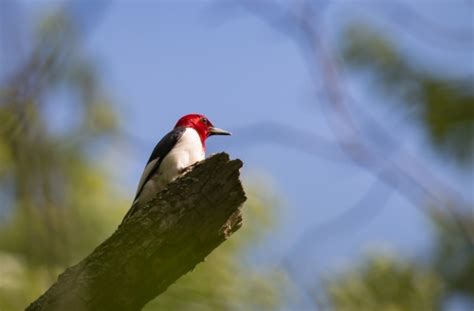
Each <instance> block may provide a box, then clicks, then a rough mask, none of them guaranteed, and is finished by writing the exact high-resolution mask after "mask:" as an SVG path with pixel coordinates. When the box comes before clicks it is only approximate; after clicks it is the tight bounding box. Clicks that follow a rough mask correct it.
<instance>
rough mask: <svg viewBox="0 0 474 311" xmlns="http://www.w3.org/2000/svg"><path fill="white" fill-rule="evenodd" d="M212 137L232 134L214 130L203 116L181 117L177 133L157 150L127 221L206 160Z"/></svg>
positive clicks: (142, 178) (175, 131)
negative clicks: (209, 141)
mask: <svg viewBox="0 0 474 311" xmlns="http://www.w3.org/2000/svg"><path fill="white" fill-rule="evenodd" d="M211 135H230V133H229V132H227V131H225V130H222V129H219V128H217V127H214V125H212V123H211V121H209V119H208V118H206V116H204V115H202V114H188V115H185V116H183V117H181V118H180V119H179V120H178V122H177V123H176V125H175V127H174V129H173V130H172V131H171V132H169V133H168V134H166V135H165V136H164V137H163V138H162V139H161V140H160V141H159V142H158V144H157V145H156V146H155V149H153V152H152V154H151V156H150V158H149V159H148V163H147V165H146V166H145V169H144V171H143V174H142V177H141V178H140V182H139V183H138V188H137V192H136V195H135V199H134V201H133V205H132V207H131V208H130V210H129V211H128V212H127V214H126V215H125V217H124V219H125V218H128V217H130V216H131V215H132V214H133V213H134V212H135V210H136V209H137V207H138V206H140V205H142V204H145V203H147V202H148V201H150V200H151V199H152V198H153V197H154V196H155V194H156V193H157V192H159V191H161V190H162V189H163V188H164V187H165V186H166V185H167V184H168V183H169V182H171V181H172V180H173V179H175V178H176V177H178V176H179V175H180V174H181V173H182V172H183V171H184V169H185V168H187V167H188V166H190V165H192V164H194V163H196V162H198V161H201V160H204V158H205V149H206V139H207V138H208V137H209V136H211Z"/></svg>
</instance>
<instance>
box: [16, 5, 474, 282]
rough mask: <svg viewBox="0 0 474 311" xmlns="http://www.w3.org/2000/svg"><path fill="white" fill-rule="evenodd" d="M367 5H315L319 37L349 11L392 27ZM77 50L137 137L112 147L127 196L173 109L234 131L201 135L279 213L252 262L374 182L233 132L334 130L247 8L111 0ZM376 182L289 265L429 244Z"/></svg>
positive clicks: (294, 66) (378, 111)
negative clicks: (361, 208)
mask: <svg viewBox="0 0 474 311" xmlns="http://www.w3.org/2000/svg"><path fill="white" fill-rule="evenodd" d="M25 3H27V4H28V5H31V7H32V8H34V9H35V10H34V11H35V12H36V10H41V9H42V7H41V5H38V2H36V3H31V2H27V1H25ZM32 4H34V5H32ZM28 5H27V6H28ZM374 7H376V5H370V3H368V2H365V3H364V4H361V5H360V6H358V5H357V4H354V3H353V4H352V5H350V4H348V5H336V6H335V7H331V8H330V9H329V10H328V11H326V13H324V16H325V17H326V20H325V24H324V25H325V29H328V30H327V36H328V37H329V39H330V40H333V39H334V36H335V35H336V34H337V31H338V29H340V26H341V25H342V24H343V22H344V21H345V20H346V19H347V18H349V16H352V15H354V14H356V13H354V12H355V11H357V10H355V9H358V10H361V11H363V12H364V13H365V14H366V15H367V16H368V18H374V19H375V20H377V22H378V23H379V24H380V25H383V27H384V29H385V30H387V31H389V32H394V31H393V29H395V28H394V27H393V25H392V26H391V24H390V23H388V22H386V21H385V20H386V19H387V17H386V16H384V15H380V11H377V9H376V8H374ZM422 7H423V6H422ZM446 7H447V6H446V5H444V6H441V9H440V8H438V6H430V5H425V6H424V8H427V9H431V8H432V10H427V11H424V12H423V13H424V14H425V13H426V16H428V17H433V18H437V16H438V17H439V15H440V14H441V13H440V12H443V14H445V16H447V18H448V21H449V22H451V21H452V22H453V23H456V24H459V25H461V26H466V22H467V23H468V22H469V14H468V13H466V10H462V9H457V10H456V9H453V8H452V7H449V9H446ZM89 9H90V10H93V9H94V8H93V7H92V6H90V7H89ZM471 17H472V15H471ZM462 21H464V24H462ZM396 38H397V40H400V42H402V45H403V44H404V45H405V46H406V50H405V52H409V53H410V55H413V57H414V59H422V60H423V61H424V62H425V63H426V64H425V65H428V66H432V67H433V68H435V69H436V70H446V68H445V67H446V66H444V67H443V64H444V63H445V60H449V63H450V66H449V67H450V68H454V69H452V70H453V74H459V73H463V74H466V73H470V74H472V71H473V67H474V65H473V63H470V61H472V58H471V59H470V57H471V56H470V55H469V54H467V55H466V53H463V52H462V51H461V52H454V55H455V56H452V53H451V52H447V53H444V52H443V53H440V51H439V49H430V48H428V47H426V46H422V45H420V44H418V45H416V44H415V48H416V49H414V50H413V51H410V48H411V49H413V44H412V43H413V41H414V39H413V38H410V37H407V36H406V35H399V36H398V37H396ZM415 41H416V40H415ZM85 48H86V49H87V50H88V52H90V54H92V55H93V56H94V58H96V59H97V60H98V61H99V63H100V66H101V69H103V72H102V74H103V78H104V79H103V80H104V82H105V84H106V87H107V89H108V90H109V91H110V93H111V94H113V97H114V99H115V100H116V101H117V102H118V105H119V111H120V113H121V117H122V119H123V127H124V129H125V131H127V132H128V133H131V134H133V136H136V137H138V138H140V140H142V141H143V142H144V143H143V144H142V145H140V146H136V148H137V149H136V150H134V151H133V152H131V157H130V158H122V157H117V160H116V161H126V163H115V164H114V165H119V166H120V167H121V168H122V169H121V171H122V172H123V178H125V182H124V183H125V185H126V188H125V189H126V191H127V192H128V193H129V195H130V197H131V196H133V192H134V189H135V184H136V182H137V180H138V178H139V176H140V174H141V170H142V168H143V164H144V163H145V161H146V159H147V158H148V156H149V152H150V151H151V150H152V148H153V146H154V144H155V143H156V142H157V141H158V140H159V139H160V138H161V137H162V136H163V135H164V134H165V133H166V132H167V131H168V130H170V129H171V127H172V126H173V125H174V123H175V122H176V120H177V119H178V118H179V117H180V116H181V115H183V114H186V113H190V112H200V113H204V114H206V115H207V116H208V117H209V118H210V119H211V120H212V121H213V123H214V124H215V125H216V126H218V127H222V128H225V129H228V130H230V131H232V132H233V133H234V136H232V137H216V138H214V137H213V138H211V139H210V140H209V141H208V153H213V152H218V151H227V152H228V153H230V154H231V156H232V157H238V158H241V159H242V160H243V161H244V163H245V166H244V168H243V174H244V176H245V178H247V179H249V180H250V179H252V178H253V177H252V176H255V175H262V176H265V178H266V179H267V180H269V181H270V182H269V185H268V187H269V188H271V189H273V191H274V194H275V195H276V196H277V197H278V198H279V199H280V200H281V202H282V206H283V207H282V208H279V209H275V212H277V213H279V216H280V225H279V228H278V230H277V231H276V232H274V233H272V234H271V235H269V237H268V238H267V243H264V244H259V246H258V247H257V249H255V251H254V252H253V254H252V258H253V260H254V261H255V262H256V264H275V263H277V262H278V260H279V259H280V258H281V257H282V256H284V255H288V254H287V252H288V249H289V248H290V247H292V245H294V243H295V242H296V241H298V240H299V237H300V236H301V234H303V232H304V231H305V230H307V229H308V228H311V227H312V226H314V225H316V224H324V223H326V222H328V221H330V220H331V219H333V218H334V217H337V216H338V215H340V214H341V213H342V212H344V211H345V210H347V209H349V208H351V207H352V206H353V205H354V204H355V203H356V202H357V201H358V200H359V199H360V198H361V197H363V195H364V194H365V193H366V192H367V190H368V189H369V188H370V187H371V186H372V185H373V183H374V178H373V176H372V175H371V174H369V173H368V172H367V171H365V170H363V169H360V168H357V167H355V166H353V165H351V164H350V163H348V162H342V163H341V162H340V161H331V160H327V159H321V158H318V157H314V156H312V155H308V154H305V153H302V152H301V151H298V150H294V149H289V148H288V147H285V146H282V145H277V144H274V143H266V142H262V141H251V142H248V141H246V139H247V138H249V137H250V138H251V136H245V138H244V137H243V136H241V137H239V135H240V134H241V133H244V132H245V131H244V130H243V129H244V128H245V127H246V126H248V125H252V124H255V123H258V122H262V121H275V122H279V123H281V124H285V125H289V126H291V127H293V128H295V129H301V130H305V131H308V132H310V133H314V134H316V135H318V136H321V137H325V138H327V139H328V140H331V139H332V138H333V137H332V136H333V135H332V132H331V130H330V129H329V128H328V126H327V120H326V119H325V114H324V112H323V110H322V109H321V103H320V102H318V100H317V99H315V97H314V93H315V90H314V89H313V87H312V82H313V81H312V80H311V78H310V76H309V73H308V70H307V68H306V67H305V66H306V64H305V62H304V60H303V59H302V57H301V55H300V54H299V52H298V49H297V47H296V46H295V45H294V44H293V42H291V41H290V40H288V38H287V37H285V36H283V35H282V34H280V33H278V32H276V31H274V30H273V29H272V28H270V27H269V26H268V25H267V24H265V23H264V22H262V21H261V20H260V19H258V18H256V17H255V16H252V15H251V14H238V15H237V16H235V17H232V16H230V17H229V18H226V17H222V16H220V15H219V13H217V12H216V11H212V10H210V9H209V2H204V1H203V2H200V1H187V2H185V1H179V2H177V3H176V2H174V3H172V2H171V1H162V2H160V1H156V2H152V1H138V2H133V3H132V2H131V1H120V2H114V3H111V4H110V5H108V6H107V10H106V11H105V14H104V15H103V16H102V19H101V20H100V22H99V23H98V24H97V26H96V27H95V28H94V29H93V30H92V32H91V33H90V35H89V36H88V38H87V40H86V47H85ZM466 64H467V65H466ZM437 68H440V69H437ZM346 79H347V81H346V83H347V85H348V87H349V89H350V91H351V92H352V93H353V94H355V96H356V97H358V98H360V99H363V101H362V102H363V104H362V105H363V108H364V109H366V110H368V111H370V112H371V114H373V115H374V116H375V117H376V118H378V119H379V120H382V121H383V123H384V125H385V126H386V127H387V129H388V130H389V131H390V132H392V134H393V135H394V136H396V137H397V138H399V140H400V141H403V146H402V148H403V149H404V150H409V151H410V152H411V153H413V154H414V155H416V157H417V158H418V159H419V160H420V161H421V162H422V163H424V165H426V166H427V167H428V168H429V169H430V170H431V171H432V172H434V173H435V175H436V176H438V177H440V178H441V179H443V180H445V181H446V182H447V183H448V184H451V185H452V186H453V187H454V188H456V189H459V190H460V191H462V192H463V193H464V194H465V196H466V198H467V199H468V200H469V201H470V202H472V201H473V196H472V193H470V192H469V190H470V188H471V187H472V185H473V184H472V182H473V176H472V172H470V173H463V172H461V171H460V170H458V169H457V168H456V167H455V166H454V165H453V164H450V163H446V162H445V159H443V158H441V157H439V156H438V155H436V154H434V153H433V152H432V151H431V149H430V148H429V146H428V144H427V143H426V140H425V138H424V136H423V135H422V133H421V131H420V130H419V129H418V128H417V126H416V124H415V123H414V122H410V121H409V118H407V115H404V114H403V113H401V112H400V113H399V112H398V111H397V110H393V107H392V108H390V107H389V105H380V102H381V101H384V100H385V99H384V98H381V97H380V96H379V95H378V94H374V93H373V92H371V90H370V89H368V82H367V81H366V80H365V78H364V77H361V76H358V75H347V76H346ZM255 136H258V135H257V134H256V135H255ZM295 139H296V138H295ZM315 148H317V146H315ZM379 191H380V194H381V195H382V197H384V196H385V194H384V193H385V192H387V193H388V194H387V203H386V204H381V206H380V207H378V208H377V207H376V208H373V209H371V208H368V212H367V215H365V216H362V220H357V222H355V223H351V224H350V226H349V227H348V228H347V230H343V228H333V229H332V230H329V231H326V232H324V233H322V234H321V235H319V236H311V237H309V238H307V239H305V242H304V243H303V244H302V245H301V247H298V248H296V249H293V251H295V253H294V254H291V255H290V258H293V260H292V262H293V263H294V265H295V266H296V267H297V268H296V269H297V271H299V272H303V271H307V270H306V266H312V268H311V269H309V271H310V273H307V274H306V277H308V278H310V279H311V278H312V277H313V274H312V273H313V272H326V271H330V270H331V269H334V268H337V267H340V266H344V265H345V264H350V263H353V262H354V258H356V257H358V256H359V255H360V254H364V253H366V251H367V250H373V249H384V248H386V247H388V248H389V249H391V250H392V251H393V252H394V253H395V254H398V255H400V256H418V255H419V254H420V251H421V252H422V251H423V250H425V249H427V247H428V246H429V237H430V236H429V231H428V228H429V225H428V223H427V221H426V219H425V217H424V215H422V214H421V213H420V212H419V211H418V210H417V209H416V208H414V206H413V205H412V204H411V203H410V202H408V201H407V200H406V199H405V198H403V197H401V196H400V195H399V194H397V193H396V192H393V191H391V190H390V189H387V188H385V187H384V186H380V188H379ZM383 201H384V199H383V198H382V199H381V202H383ZM269 208H272V207H271V206H269ZM272 212H273V211H272Z"/></svg>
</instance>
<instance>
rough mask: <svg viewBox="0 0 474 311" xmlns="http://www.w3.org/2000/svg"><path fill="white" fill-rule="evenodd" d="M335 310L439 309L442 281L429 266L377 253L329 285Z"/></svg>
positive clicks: (398, 310) (394, 310) (327, 286)
mask: <svg viewBox="0 0 474 311" xmlns="http://www.w3.org/2000/svg"><path fill="white" fill-rule="evenodd" d="M326 289H327V291H328V294H329V297H330V303H331V305H332V307H333V308H334V309H335V310H366V311H378V310H391V311H392V310H393V311H405V310H406V311H408V310H413V311H418V310H439V309H440V304H441V289H442V282H441V280H440V278H439V276H438V275H437V274H436V273H434V272H433V271H430V270H429V269H427V268H426V267H423V266H421V265H418V264H413V263H411V262H403V261H402V260H397V259H394V258H393V257H390V256H387V257H385V256H383V255H374V256H373V257H369V258H368V259H366V260H365V261H362V262H361V263H360V264H359V265H357V266H356V267H353V268H352V269H351V270H349V271H347V272H345V273H342V274H341V275H339V276H335V277H333V278H332V279H331V280H330V281H328V282H327V284H326Z"/></svg>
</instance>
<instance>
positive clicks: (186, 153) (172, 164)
mask: <svg viewBox="0 0 474 311" xmlns="http://www.w3.org/2000/svg"><path fill="white" fill-rule="evenodd" d="M201 160H204V148H203V146H202V143H201V138H200V137H199V134H198V133H197V132H196V130H194V129H192V128H187V129H186V130H185V131H184V133H183V135H182V136H181V138H180V139H179V140H178V143H177V144H176V146H174V148H173V149H171V151H170V152H169V153H168V154H167V155H166V156H165V158H164V159H163V161H162V162H161V164H160V169H159V170H158V175H161V176H162V179H164V181H165V182H166V183H168V182H169V181H171V180H172V179H173V178H175V177H177V176H178V175H179V174H180V173H181V172H182V171H183V170H184V169H185V168H186V167H188V166H190V165H193V164H194V163H196V162H198V161H201Z"/></svg>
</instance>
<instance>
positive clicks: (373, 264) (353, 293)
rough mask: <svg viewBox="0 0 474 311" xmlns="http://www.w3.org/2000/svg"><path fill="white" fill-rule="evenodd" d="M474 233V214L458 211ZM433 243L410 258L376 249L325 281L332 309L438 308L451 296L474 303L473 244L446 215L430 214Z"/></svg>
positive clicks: (441, 307)
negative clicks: (416, 255)
mask: <svg viewBox="0 0 474 311" xmlns="http://www.w3.org/2000/svg"><path fill="white" fill-rule="evenodd" d="M459 216H460V217H461V219H463V220H464V221H465V222H466V223H467V224H469V226H470V227H469V228H470V230H473V231H474V215H473V214H472V212H471V211H469V210H467V211H465V212H464V213H463V214H462V215H459ZM432 219H433V230H434V236H435V237H436V238H435V240H434V243H433V247H432V249H431V250H430V252H429V254H428V256H427V257H426V258H425V259H423V258H422V257H420V258H418V259H416V260H414V259H408V258H403V257H399V256H394V255H387V254H379V253H374V254H372V255H371V256H369V257H368V258H367V259H365V260H361V261H360V262H358V263H356V264H354V266H352V267H350V268H348V270H347V271H345V272H344V273H339V274H338V275H336V276H330V278H329V279H328V280H327V281H326V283H325V288H326V290H327V295H328V297H329V301H330V305H331V307H332V308H334V309H335V310H441V309H443V307H444V306H445V303H446V302H447V301H449V300H450V299H452V298H454V297H458V298H459V297H463V298H464V299H465V301H470V303H471V304H473V305H474V290H473V289H474V288H473V286H474V268H473V267H474V247H473V245H472V243H471V242H470V241H469V240H468V239H466V236H465V235H464V233H463V232H462V231H460V230H459V227H458V225H457V224H456V223H454V222H453V220H452V218H451V216H450V215H448V214H446V213H437V214H433V215H432Z"/></svg>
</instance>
